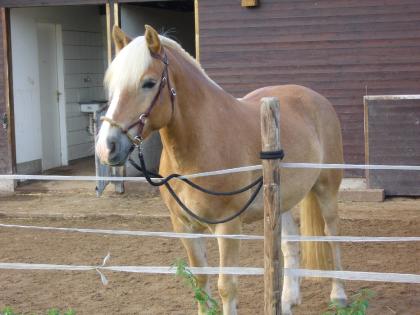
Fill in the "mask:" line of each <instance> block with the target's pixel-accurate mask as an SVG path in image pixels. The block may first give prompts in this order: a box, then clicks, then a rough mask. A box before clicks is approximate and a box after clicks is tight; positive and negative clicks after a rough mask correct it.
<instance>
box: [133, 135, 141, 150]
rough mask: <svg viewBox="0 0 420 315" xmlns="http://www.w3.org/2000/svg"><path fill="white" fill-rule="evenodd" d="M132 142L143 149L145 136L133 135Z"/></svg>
mask: <svg viewBox="0 0 420 315" xmlns="http://www.w3.org/2000/svg"><path fill="white" fill-rule="evenodd" d="M132 142H133V144H134V146H135V147H136V148H139V149H141V147H142V145H141V144H142V143H143V138H142V137H141V136H135V137H133V139H132Z"/></svg>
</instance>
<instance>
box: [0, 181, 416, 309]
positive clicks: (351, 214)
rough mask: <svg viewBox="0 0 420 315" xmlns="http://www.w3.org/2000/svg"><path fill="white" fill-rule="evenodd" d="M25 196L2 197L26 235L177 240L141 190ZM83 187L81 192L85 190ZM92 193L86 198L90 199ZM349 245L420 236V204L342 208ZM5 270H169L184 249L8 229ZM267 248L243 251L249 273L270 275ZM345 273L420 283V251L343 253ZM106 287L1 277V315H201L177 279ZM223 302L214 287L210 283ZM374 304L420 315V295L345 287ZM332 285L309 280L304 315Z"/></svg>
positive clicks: (256, 286) (247, 287)
mask: <svg viewBox="0 0 420 315" xmlns="http://www.w3.org/2000/svg"><path fill="white" fill-rule="evenodd" d="M37 185H40V186H41V187H44V188H45V187H47V188H48V187H49V188H48V189H44V190H42V189H40V190H39V191H38V192H37V191H36V190H33V189H32V190H31V192H29V189H27V190H25V189H21V191H20V193H18V194H16V195H12V196H3V197H0V222H1V223H17V224H23V225H39V226H60V227H64V226H65V227H90V228H107V229H130V230H149V231H171V230H172V229H171V226H170V221H169V218H168V214H167V211H166V209H165V207H164V205H163V204H162V202H161V200H160V197H159V196H158V195H157V194H156V192H155V191H152V190H147V189H146V190H143V192H142V194H141V195H142V197H139V194H138V193H136V192H135V191H136V190H135V189H133V188H132V187H128V191H129V193H128V194H126V195H117V194H115V193H113V192H112V189H108V191H107V193H106V194H105V195H104V196H103V197H101V198H96V196H95V194H94V193H93V190H92V189H91V188H92V184H87V183H86V184H85V186H86V187H84V189H79V190H63V191H59V190H54V187H55V186H54V184H53V183H48V182H46V183H41V184H39V183H38V184H37ZM79 187H80V186H79ZM86 188H87V189H86ZM340 218H341V220H340V228H341V234H342V235H364V236H419V235H420V200H416V199H401V198H400V199H393V200H388V201H386V202H384V203H341V204H340ZM262 232H263V226H262V222H257V223H254V224H251V225H247V226H245V230H244V233H246V234H258V235H261V234H262ZM208 247H209V253H208V256H209V261H210V265H212V266H216V265H217V261H218V259H217V257H218V254H217V247H216V242H215V241H209V242H208ZM0 249H1V250H0V261H1V262H28V263H29V262H31V263H51V264H77V265H84V264H87V265H97V264H100V263H101V261H102V259H103V257H104V256H105V255H106V254H107V253H108V252H110V253H111V255H112V257H111V260H110V264H112V265H152V266H168V265H171V264H172V263H173V262H174V261H175V260H176V259H178V258H185V257H186V255H185V251H184V250H183V248H182V246H181V243H180V241H179V240H170V239H161V238H138V237H128V236H103V235H85V234H77V233H64V232H48V231H33V230H18V229H10V228H1V229H0ZM262 250H263V246H262V242H259V241H244V242H243V243H242V250H241V266H250V267H251V266H252V267H262V265H263V259H262V258H263V252H262ZM342 256H343V266H344V269H345V270H355V271H378V272H398V273H416V274H420V263H419V261H420V244H418V243H397V244H344V245H343V246H342ZM107 277H108V279H109V281H110V283H109V284H108V285H107V286H103V285H102V283H101V281H100V279H99V276H98V274H97V273H96V272H95V271H92V272H83V273H82V272H55V271H5V270H1V271H0V286H1V294H0V308H2V307H4V306H6V305H11V306H13V308H14V309H15V310H16V311H19V312H25V314H29V313H31V314H32V313H37V314H39V313H41V312H42V311H45V310H46V309H48V308H51V307H59V308H61V309H64V308H69V307H71V308H73V309H75V310H76V311H77V314H91V315H92V314H180V315H181V314H196V307H195V304H194V302H193V299H192V294H191V292H190V291H189V290H188V289H186V287H185V286H184V284H183V283H182V281H180V280H179V279H176V278H175V277H174V276H173V275H143V274H122V273H112V272H108V273H107ZM211 281H212V288H213V291H214V293H215V295H216V296H217V293H216V292H217V289H216V281H217V278H216V277H212V278H211ZM364 287H368V288H370V289H372V290H373V291H374V292H375V293H376V296H375V297H374V298H373V299H372V301H371V306H370V308H369V313H368V314H375V315H376V314H378V315H379V314H384V315H386V314H390V315H392V314H407V315H417V314H420V285H409V284H391V283H380V282H377V283H370V282H347V283H346V289H347V291H348V293H349V295H350V294H351V293H352V292H354V291H357V290H358V289H360V288H364ZM329 290H330V282H329V281H313V280H303V282H302V297H303V299H302V300H303V304H302V305H300V306H299V307H297V308H296V309H295V313H294V314H297V315H299V314H300V315H303V314H304V315H311V314H321V313H322V311H323V310H325V308H326V306H327V303H328V296H329ZM238 299H239V309H238V312H239V314H249V315H251V314H263V311H262V309H263V279H262V277H260V276H246V277H245V276H244V277H240V279H239V296H238Z"/></svg>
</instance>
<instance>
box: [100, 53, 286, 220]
mask: <svg viewBox="0 0 420 315" xmlns="http://www.w3.org/2000/svg"><path fill="white" fill-rule="evenodd" d="M152 57H153V58H155V59H158V60H160V61H162V62H163V64H164V69H163V71H162V76H161V80H160V84H159V89H158V91H157V93H156V94H155V96H154V98H153V100H152V102H151V104H150V106H149V107H148V108H147V110H146V111H145V112H144V113H142V114H141V115H140V116H139V118H138V119H137V120H136V121H135V122H134V123H132V124H131V125H129V126H128V127H124V126H122V125H121V124H120V123H118V122H116V121H114V120H112V119H111V118H108V117H101V120H102V121H106V122H108V123H109V124H110V125H111V126H113V127H116V128H119V129H120V130H121V131H122V132H123V133H124V134H125V135H126V136H127V137H128V139H129V140H130V141H131V143H132V144H133V145H132V147H131V150H130V154H131V153H132V152H133V151H134V149H135V148H137V149H138V157H139V161H140V165H138V164H137V163H136V162H135V161H133V159H132V158H131V157H129V158H128V161H129V162H130V163H131V165H132V166H133V167H134V168H136V169H137V170H138V171H140V172H142V174H143V175H144V177H145V178H146V180H147V182H148V183H149V184H150V185H152V186H155V187H159V186H165V187H166V189H168V191H169V193H170V194H171V196H172V197H173V198H174V200H175V201H176V203H177V204H178V205H179V206H180V207H181V209H182V210H184V211H185V212H186V213H187V214H188V215H190V216H191V217H193V218H194V219H196V220H197V221H200V222H202V223H206V224H221V223H225V222H228V221H231V220H233V219H235V218H237V217H239V216H240V215H241V214H242V213H243V212H245V211H246V210H247V209H248V208H249V206H250V205H251V204H252V203H253V202H254V200H255V199H256V197H257V195H258V193H259V192H260V190H261V187H262V185H263V177H262V176H260V177H258V178H257V179H256V180H254V181H253V182H252V183H250V184H248V185H246V186H244V187H242V188H239V189H237V190H232V191H227V192H220V191H212V190H209V189H206V188H204V187H202V186H200V185H198V184H195V183H193V182H192V181H190V180H189V179H187V178H184V177H182V175H180V174H171V175H169V176H167V177H163V176H161V175H160V174H156V173H153V172H150V171H148V170H147V167H146V163H145V161H144V155H143V149H142V143H143V138H142V132H143V129H144V126H145V124H146V119H147V117H149V115H150V113H151V111H152V110H153V108H154V107H155V106H156V104H157V101H158V99H159V97H160V94H161V92H162V90H163V89H164V87H165V86H167V87H168V91H169V95H170V98H171V106H172V113H173V112H174V102H175V96H176V92H175V89H174V88H172V87H171V83H170V79H169V70H168V66H169V62H168V57H167V55H166V53H165V52H164V53H163V56H161V55H159V54H154V53H152ZM137 125H138V126H139V129H138V132H137V135H135V136H133V135H132V134H130V132H129V131H130V130H131V129H132V128H134V127H136V126H137ZM273 153H277V158H279V157H280V158H283V151H281V152H277V151H276V152H270V153H269V154H268V156H267V155H264V152H261V158H263V159H264V158H266V159H270V158H273ZM152 176H153V177H154V178H158V179H159V180H157V181H154V180H153V179H152ZM174 178H177V179H180V180H182V181H183V182H184V183H186V184H187V185H189V186H190V187H192V188H194V189H196V190H198V191H201V192H203V193H206V194H209V195H213V196H234V195H238V194H241V193H244V192H246V191H248V190H251V189H252V188H254V187H256V189H255V191H253V192H252V194H251V196H250V197H249V199H248V200H247V202H246V203H245V204H244V205H243V206H242V207H241V208H240V209H239V210H238V211H236V212H235V213H234V214H232V215H230V216H227V217H225V218H223V219H219V220H215V219H208V218H204V217H202V216H199V215H197V214H196V213H195V212H194V211H192V210H191V209H189V208H188V207H187V206H186V205H185V203H184V202H183V201H182V200H181V199H180V198H179V196H178V195H177V194H176V193H175V191H174V190H173V188H172V186H171V185H170V184H169V181H170V180H172V179H174Z"/></svg>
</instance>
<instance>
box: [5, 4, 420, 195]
mask: <svg viewBox="0 0 420 315" xmlns="http://www.w3.org/2000/svg"><path fill="white" fill-rule="evenodd" d="M0 6H1V9H0V22H1V23H0V38H1V47H0V61H1V63H0V115H1V118H2V120H3V128H0V173H2V174H11V173H22V174H24V173H26V174H27V173H40V172H43V171H46V170H48V169H51V168H56V167H60V166H65V165H68V164H69V163H72V161H77V160H80V159H86V158H89V157H92V156H93V154H94V149H93V146H94V137H93V135H92V130H93V127H92V124H93V120H92V114H91V113H89V108H90V107H87V109H86V107H84V108H83V109H82V107H81V104H84V103H87V104H97V106H102V105H103V104H106V101H107V95H105V92H104V89H103V83H102V80H103V75H104V72H105V70H106V67H107V65H108V63H109V61H110V59H111V58H112V56H113V53H114V52H113V47H112V42H111V40H110V34H111V29H112V25H114V24H119V25H120V26H121V27H122V29H123V30H124V31H126V32H127V33H128V34H129V35H132V36H136V35H139V34H142V33H143V30H144V24H150V25H152V26H154V27H155V28H156V29H157V30H159V31H169V34H170V35H171V36H174V37H175V38H176V39H177V40H178V41H179V42H180V43H181V45H182V46H183V47H184V48H186V50H187V51H188V52H190V53H191V54H192V55H193V56H195V57H196V58H197V59H198V60H199V61H200V63H201V64H202V66H203V68H204V69H205V70H206V72H207V73H208V75H209V76H210V77H211V78H213V79H214V80H215V81H216V82H217V83H218V84H220V85H221V86H222V87H223V88H224V89H225V90H226V91H228V92H230V93H232V94H233V95H234V96H236V97H241V96H243V95H245V94H247V93H248V92H250V91H252V90H254V89H257V88H259V87H262V86H267V85H278V84H290V83H293V84H300V85H304V86H307V87H310V88H312V89H314V90H316V91H317V92H319V93H321V94H322V95H324V96H326V97H327V98H328V99H329V100H330V101H331V102H332V104H333V105H334V106H335V109H336V111H337V113H338V115H339V118H340V121H341V124H342V132H343V140H344V154H345V161H346V163H352V164H364V163H369V164H396V165H398V164H407V165H420V137H419V136H418V135H419V134H420V133H419V131H420V123H419V121H420V101H419V100H416V99H408V100H407V99H401V98H395V99H392V100H389V99H388V100H387V99H380V100H378V99H377V100H370V101H369V100H368V101H366V102H365V104H364V101H363V98H364V96H367V95H368V96H372V95H395V94H396V95H413V94H420V6H419V5H418V1H417V0H392V1H387V2H386V3H384V2H383V1H380V0H350V1H337V0H320V1H319V0H318V1H315V0H314V1H294V0H259V1H256V0H253V1H251V0H242V1H239V0H196V1H192V0H190V1H125V0H122V1H111V0H108V1H106V0H84V1H81V0H79V1H77V0H54V1H53V0H50V1H49V0H42V1H41V0H15V1H12V0H10V1H8V0H3V1H0ZM95 109H96V108H92V112H93V111H94V110H95ZM369 115H370V116H369ZM375 117H378V119H375ZM367 118H369V119H367ZM367 131H370V132H367ZM151 146H152V147H158V146H159V144H158V139H156V138H155V139H154V140H153V144H151ZM154 151H155V153H154V154H151V159H152V160H153V161H155V163H157V161H158V157H159V152H158V150H157V151H156V150H154ZM393 172H394V173H390V172H386V173H385V171H384V172H383V173H375V172H369V173H366V172H365V171H363V170H348V171H346V176H347V177H356V178H363V177H365V176H367V178H368V180H369V178H370V177H372V180H371V181H370V183H371V186H372V187H374V188H381V185H385V186H386V185H389V184H394V187H393V188H392V189H388V192H389V193H388V194H390V195H419V194H420V176H419V175H418V174H415V173H413V172H409V173H404V174H403V173H398V172H397V173H395V171H393ZM378 176H379V180H378ZM381 176H382V177H383V176H385V177H386V178H385V179H384V180H382V181H381V178H382V177H381ZM396 178H399V179H400V182H398V184H397V185H396V186H397V187H395V183H396V182H395V179H396ZM0 185H1V188H2V189H8V190H13V189H14V186H15V183H14V182H12V181H2V182H1V184H0ZM387 187H388V186H387ZM404 187H405V188H404ZM407 187H410V189H408V190H407V189H406V188H407ZM413 187H414V188H413ZM382 188H384V187H382ZM385 188H386V187H385ZM385 192H387V189H385ZM416 192H418V193H416Z"/></svg>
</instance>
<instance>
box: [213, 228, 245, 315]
mask: <svg viewBox="0 0 420 315" xmlns="http://www.w3.org/2000/svg"><path fill="white" fill-rule="evenodd" d="M215 233H216V234H240V233H241V223H240V222H239V220H234V221H231V222H228V223H223V224H219V225H217V227H216V229H215ZM217 242H218V244H219V257H220V267H236V266H238V261H239V246H240V241H239V240H234V239H227V238H218V239H217ZM217 285H218V288H219V294H220V297H221V298H222V303H223V315H236V314H237V312H236V293H237V285H238V279H237V276H233V275H224V274H220V275H219V281H218V283H217Z"/></svg>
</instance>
